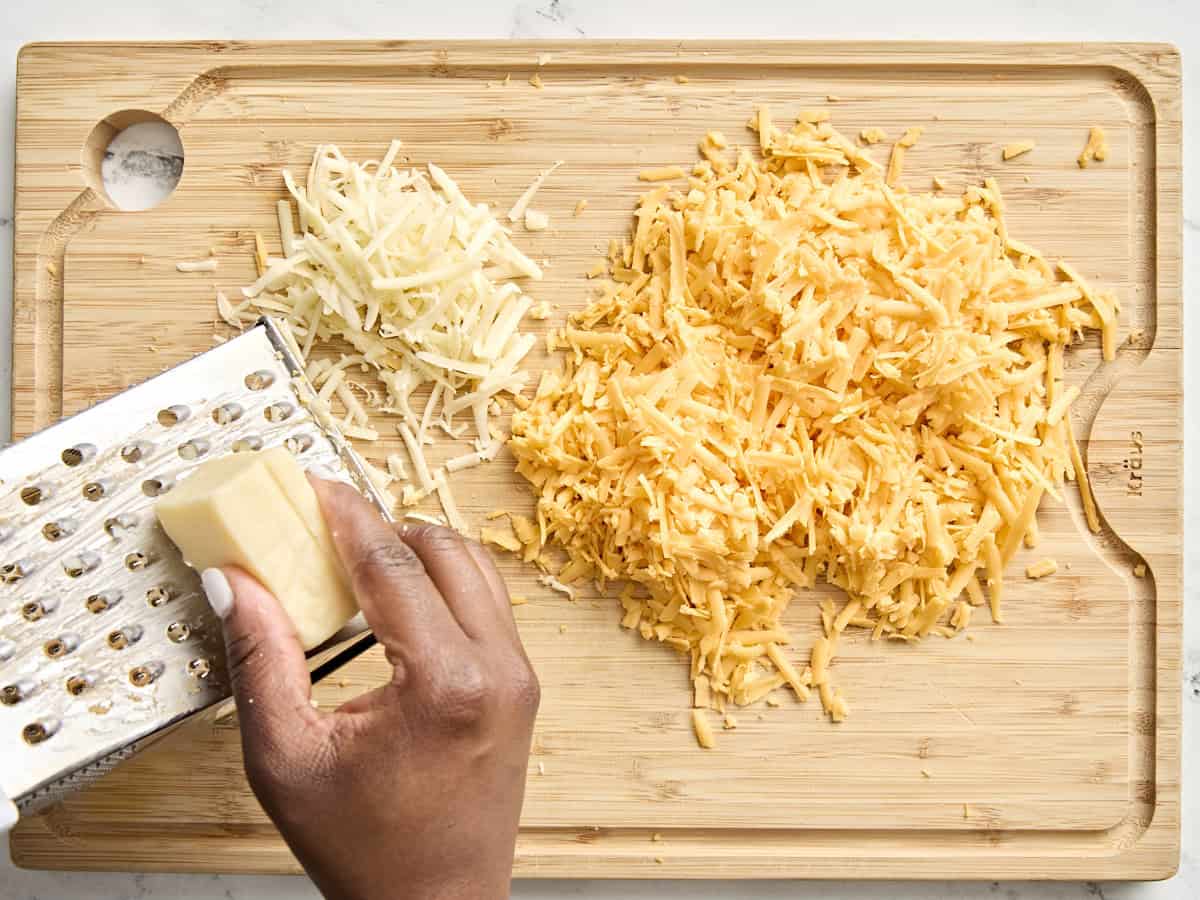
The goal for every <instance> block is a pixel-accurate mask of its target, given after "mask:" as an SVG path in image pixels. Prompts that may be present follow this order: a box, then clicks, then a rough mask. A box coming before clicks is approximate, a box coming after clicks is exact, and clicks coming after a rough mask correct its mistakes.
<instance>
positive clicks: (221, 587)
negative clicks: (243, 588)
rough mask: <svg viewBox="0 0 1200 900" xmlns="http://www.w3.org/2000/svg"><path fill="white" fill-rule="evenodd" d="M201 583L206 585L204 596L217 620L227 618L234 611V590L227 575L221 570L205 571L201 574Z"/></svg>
mask: <svg viewBox="0 0 1200 900" xmlns="http://www.w3.org/2000/svg"><path fill="white" fill-rule="evenodd" d="M200 583H201V584H202V585H204V596H206V597H207V598H208V605H209V606H211V607H212V611H213V612H215V613H216V614H217V618H218V619H224V618H226V617H227V616H228V615H229V613H230V611H231V610H232V609H233V588H231V587H230V586H229V579H228V578H226V577H225V573H224V572H222V571H221V570H220V569H205V570H204V571H203V572H201V573H200Z"/></svg>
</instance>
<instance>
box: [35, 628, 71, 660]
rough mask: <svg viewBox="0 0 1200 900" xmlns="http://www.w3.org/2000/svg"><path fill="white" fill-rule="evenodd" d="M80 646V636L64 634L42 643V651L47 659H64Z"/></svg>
mask: <svg viewBox="0 0 1200 900" xmlns="http://www.w3.org/2000/svg"><path fill="white" fill-rule="evenodd" d="M78 646H79V637H78V636H77V635H74V634H63V635H59V636H58V637H56V638H51V639H50V640H48V641H46V643H44V644H42V652H43V653H44V654H46V658H47V659H62V658H63V657H64V656H66V655H67V654H68V653H70V652H71V651H73V650H74V649H75V648H76V647H78Z"/></svg>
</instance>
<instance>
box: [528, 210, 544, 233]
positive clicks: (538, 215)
mask: <svg viewBox="0 0 1200 900" xmlns="http://www.w3.org/2000/svg"><path fill="white" fill-rule="evenodd" d="M549 227H550V217H549V216H548V215H546V214H545V213H544V212H538V211H537V210H536V209H527V210H525V230H526V231H545V230H546V229H547V228H549Z"/></svg>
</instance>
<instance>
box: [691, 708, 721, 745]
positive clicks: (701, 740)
mask: <svg viewBox="0 0 1200 900" xmlns="http://www.w3.org/2000/svg"><path fill="white" fill-rule="evenodd" d="M692 730H693V731H695V732H696V743H698V744H699V745H700V746H701V747H703V748H704V749H705V750H711V749H712V748H713V747H715V746H716V741H715V740H714V739H713V731H712V726H711V725H709V724H708V716H707V715H706V714H705V712H704V710H702V709H693V710H692Z"/></svg>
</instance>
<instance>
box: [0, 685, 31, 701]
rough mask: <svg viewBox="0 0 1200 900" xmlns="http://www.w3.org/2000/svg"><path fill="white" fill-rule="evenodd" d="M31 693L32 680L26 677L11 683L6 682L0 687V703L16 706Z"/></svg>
mask: <svg viewBox="0 0 1200 900" xmlns="http://www.w3.org/2000/svg"><path fill="white" fill-rule="evenodd" d="M32 693H33V682H32V681H29V680H28V679H26V680H24V681H17V682H14V683H13V684H6V685H4V687H0V704H3V705H4V706H16V705H17V704H18V703H20V702H21V701H22V700H25V699H26V698H28V697H29V696H30V695H31V694H32Z"/></svg>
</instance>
